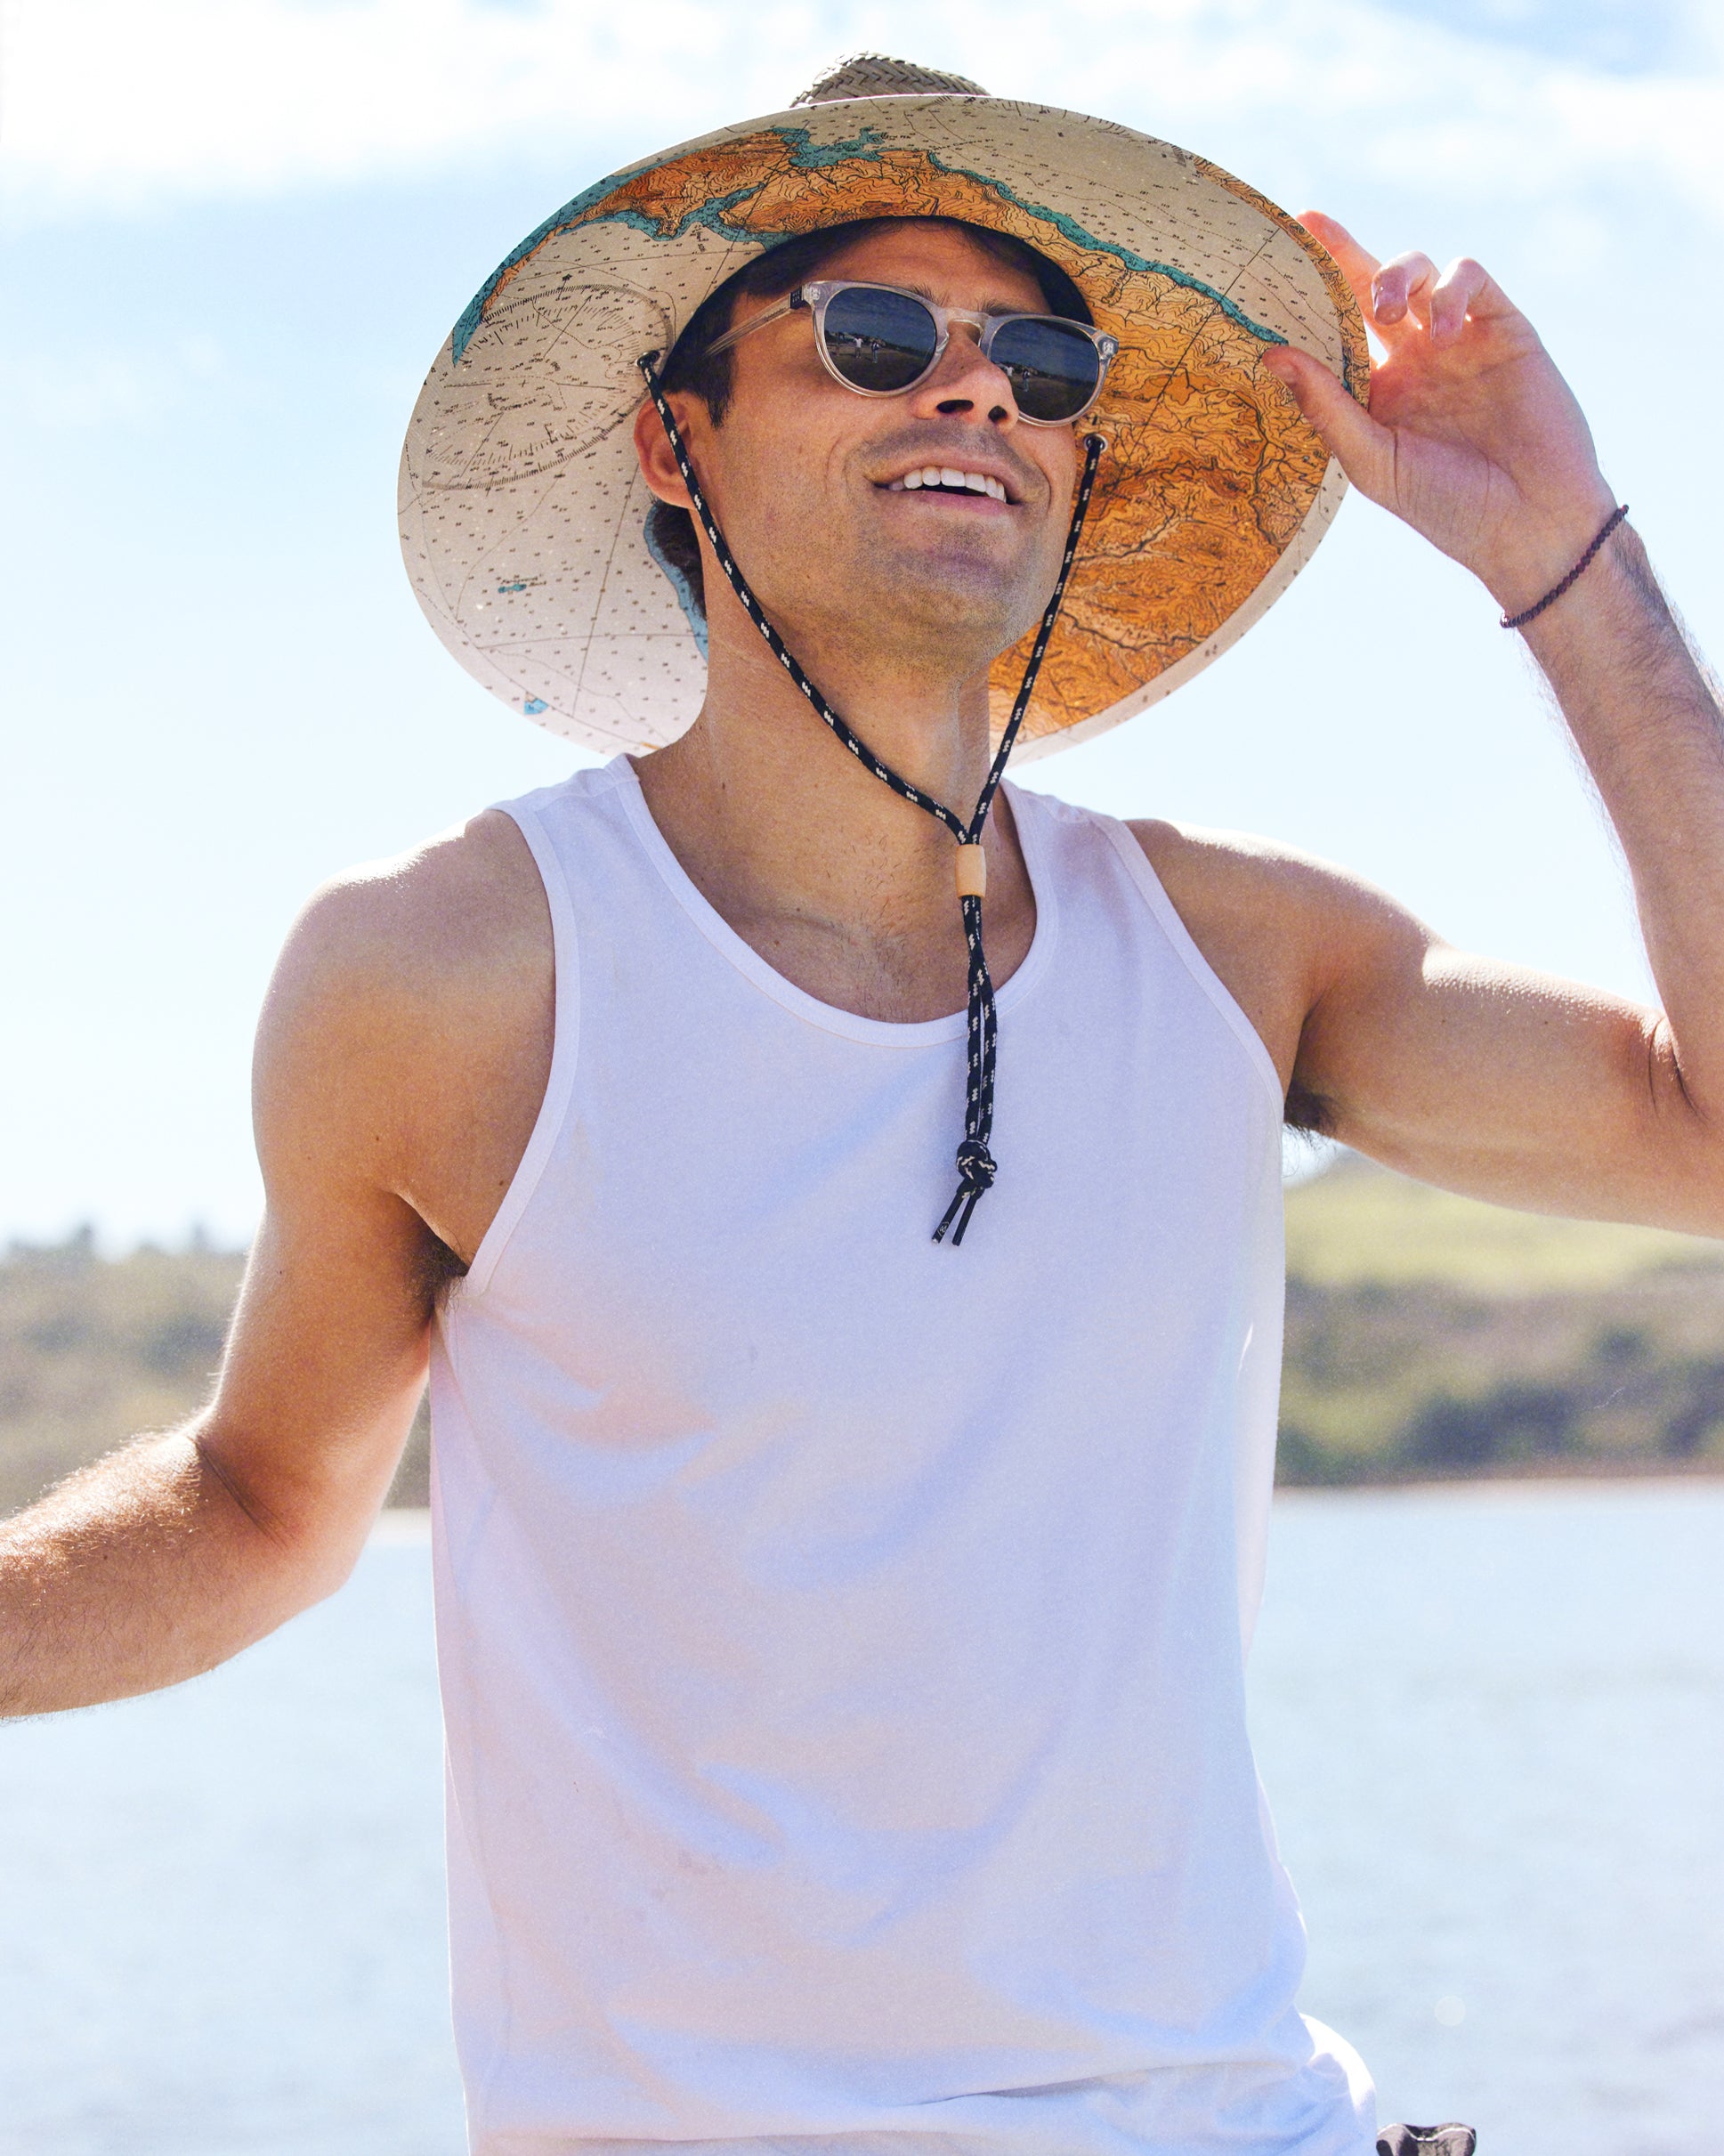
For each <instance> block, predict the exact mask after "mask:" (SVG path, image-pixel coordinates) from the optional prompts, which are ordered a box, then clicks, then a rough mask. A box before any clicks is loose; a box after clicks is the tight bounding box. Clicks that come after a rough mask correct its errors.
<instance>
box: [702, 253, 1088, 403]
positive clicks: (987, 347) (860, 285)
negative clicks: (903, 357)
mask: <svg viewBox="0 0 1724 2156" xmlns="http://www.w3.org/2000/svg"><path fill="white" fill-rule="evenodd" d="M840 292H889V293H890V294H891V295H892V296H893V297H894V299H913V300H914V301H915V302H916V304H917V305H918V306H919V307H926V308H927V311H928V313H929V314H930V315H931V316H932V317H933V320H934V327H935V346H934V356H933V358H932V359H931V360H929V361H928V363H927V366H926V367H925V368H923V369H922V371H921V373H920V374H919V375H918V376H917V377H916V378H915V380H914V381H913V382H906V383H905V384H904V385H903V386H902V388H901V389H863V388H862V386H861V385H859V384H857V383H855V382H852V381H850V380H848V379H847V378H846V377H845V376H844V375H842V374H840V373H839V372H838V367H837V365H836V364H835V363H834V361H833V359H832V355H831V353H830V352H829V351H828V350H827V348H826V310H827V308H828V307H829V306H830V304H831V303H832V302H833V300H835V299H836V298H837V297H838V294H839V293H840ZM802 312H810V313H812V315H813V323H814V349H815V351H816V352H818V353H819V354H820V357H821V363H822V366H823V367H824V368H825V369H826V371H827V373H828V374H830V376H831V377H832V379H833V380H834V381H835V382H837V383H838V384H840V385H842V386H843V387H844V388H846V389H847V390H848V391H849V392H850V393H851V394H852V396H856V397H904V396H908V395H909V393H910V392H911V390H912V389H917V388H919V387H920V386H921V385H922V384H923V383H924V382H926V381H927V378H928V377H929V376H930V375H931V374H932V373H933V372H934V370H935V368H936V367H938V365H939V364H940V361H942V360H943V358H944V356H945V351H946V346H947V345H948V344H951V325H952V324H953V323H954V322H961V323H963V325H964V327H965V328H967V329H974V330H975V341H976V343H977V344H978V345H979V346H980V347H981V351H982V356H983V359H984V360H985V359H990V358H992V346H993V341H994V338H995V337H996V336H998V335H999V334H1000V330H1001V329H1003V328H1005V327H1006V325H1007V324H1008V322H1050V323H1054V324H1056V325H1057V327H1058V328H1060V329H1062V330H1064V331H1068V332H1074V333H1075V334H1076V335H1077V336H1082V337H1087V338H1088V339H1089V342H1090V343H1091V344H1093V345H1094V346H1095V347H1096V355H1097V362H1098V364H1097V369H1096V386H1095V388H1094V389H1093V390H1091V391H1090V393H1089V396H1088V397H1087V398H1086V399H1085V400H1084V401H1083V402H1082V403H1081V405H1080V406H1079V407H1078V409H1077V410H1076V411H1074V412H1072V414H1071V415H1070V416H1069V417H1066V418H1064V419H1037V418H1033V417H1032V416H1031V415H1030V414H1029V413H1028V412H1026V411H1024V409H1023V408H1022V407H1021V406H1020V407H1019V409H1018V417H1019V418H1020V419H1022V420H1023V422H1024V426H1072V425H1073V424H1074V423H1075V422H1076V421H1078V420H1079V419H1081V418H1082V417H1083V415H1084V414H1085V412H1087V411H1088V410H1089V408H1090V406H1091V405H1092V404H1094V402H1095V401H1096V399H1097V397H1098V396H1100V394H1101V393H1102V388H1103V385H1104V384H1105V382H1106V380H1107V370H1108V368H1109V367H1110V366H1111V365H1112V364H1113V355H1114V354H1115V353H1117V352H1118V351H1119V349H1120V340H1119V339H1118V338H1117V337H1113V336H1107V335H1106V333H1105V331H1103V330H1100V329H1096V328H1091V327H1090V325H1089V323H1088V322H1074V321H1073V320H1072V318H1071V317H1070V315H1066V314H976V313H973V312H970V310H969V309H967V308H965V307H941V306H936V305H935V302H934V301H933V300H931V299H925V298H924V297H923V296H922V295H921V294H920V293H919V292H908V291H906V290H905V289H904V288H903V287H902V285H880V284H873V283H870V282H868V281H866V280H862V279H858V278H848V279H827V278H823V279H822V280H821V281H820V282H819V283H817V284H811V285H804V286H803V287H802V288H801V289H800V290H799V291H797V292H792V293H791V294H790V296H789V298H788V299H781V300H780V301H779V302H778V304H777V305H776V306H772V307H768V308H766V309H765V311H764V312H762V313H759V314H757V315H755V316H754V317H752V319H751V320H749V321H746V322H744V323H742V324H741V327H740V328H735V329H727V330H726V331H725V332H724V336H721V337H717V338H715V339H714V341H713V342H712V343H711V344H708V346H707V352H708V355H711V354H714V353H720V352H728V351H729V350H730V348H731V346H732V344H739V343H740V342H741V339H742V338H744V337H745V336H753V335H754V333H755V331H756V330H757V329H764V328H765V327H766V325H767V323H768V322H776V321H780V320H782V319H783V317H784V316H785V315H787V314H799V313H802ZM1002 371H1004V370H1003V369H1002ZM1009 378H1010V377H1008V379H1009ZM1013 401H1014V402H1016V395H1014V398H1013Z"/></svg>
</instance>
